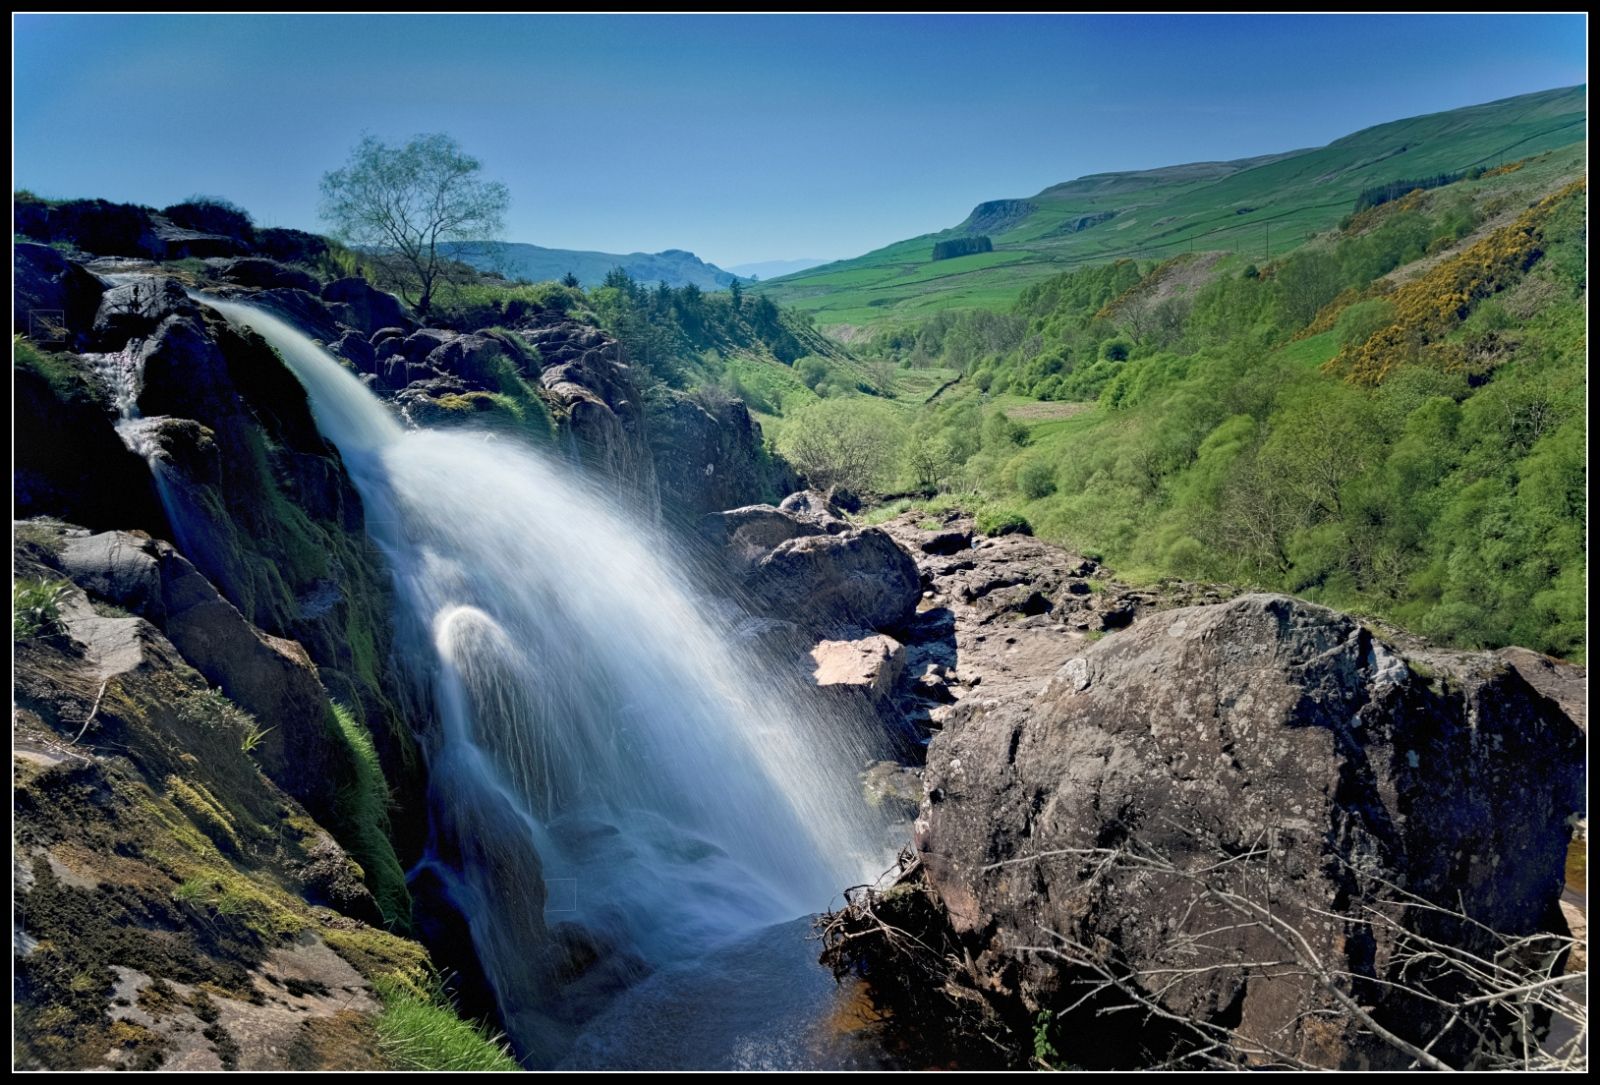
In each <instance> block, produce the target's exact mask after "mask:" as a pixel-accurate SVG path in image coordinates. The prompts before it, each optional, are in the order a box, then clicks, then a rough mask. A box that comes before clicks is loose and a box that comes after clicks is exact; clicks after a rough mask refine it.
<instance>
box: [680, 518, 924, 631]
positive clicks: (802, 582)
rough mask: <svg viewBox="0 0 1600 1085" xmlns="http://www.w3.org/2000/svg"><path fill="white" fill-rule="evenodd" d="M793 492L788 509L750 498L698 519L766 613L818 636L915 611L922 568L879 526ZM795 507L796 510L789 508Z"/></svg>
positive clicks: (900, 619)
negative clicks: (848, 519)
mask: <svg viewBox="0 0 1600 1085" xmlns="http://www.w3.org/2000/svg"><path fill="white" fill-rule="evenodd" d="M813 504H814V501H813V499H812V498H809V497H805V496H803V495H793V496H791V497H790V498H788V499H786V501H785V505H786V506H788V510H786V509H784V508H774V507H773V506H771V505H747V506H745V507H743V508H738V509H730V510H728V511H726V512H719V513H711V514H708V515H706V516H704V517H702V518H701V520H700V534H701V537H702V538H704V539H705V541H706V542H707V543H708V544H710V545H711V547H712V548H713V550H712V553H713V554H715V555H716V556H717V559H718V561H719V564H721V565H723V566H724V567H727V568H731V569H732V570H733V571H734V572H736V573H738V574H740V576H741V577H742V587H743V588H744V589H745V590H746V592H747V593H748V595H749V597H750V598H751V599H752V600H753V601H754V602H755V603H756V604H757V605H758V606H760V607H761V608H762V609H763V610H764V611H765V612H766V613H767V614H768V615H770V616H773V617H779V618H782V619H784V620H785V621H789V622H795V623H797V624H798V625H800V626H801V627H803V628H804V629H806V630H808V631H809V632H811V633H813V634H815V635H843V634H849V635H850V636H852V637H853V636H854V635H856V634H858V633H859V632H860V631H862V630H878V631H883V630H893V629H897V628H899V627H900V626H902V625H904V624H905V623H906V622H907V621H909V620H910V619H911V618H912V616H913V615H914V614H915V613H916V610H917V602H918V600H920V599H921V598H922V579H921V573H920V572H919V571H918V569H917V563H916V562H915V561H914V560H912V558H911V555H910V554H908V553H906V551H905V550H904V549H903V548H902V547H901V546H900V544H899V543H897V542H895V540H894V539H892V538H891V537H890V536H889V535H888V534H887V533H885V532H884V531H882V530H880V529H878V528H866V529H864V530H860V531H858V530H855V529H853V528H851V527H849V525H848V524H847V523H845V522H844V521H841V520H839V519H837V518H836V517H834V516H832V515H831V514H829V513H828V512H827V511H826V509H827V506H826V504H825V503H824V504H822V505H820V506H817V507H816V508H813ZM789 510H793V511H789Z"/></svg>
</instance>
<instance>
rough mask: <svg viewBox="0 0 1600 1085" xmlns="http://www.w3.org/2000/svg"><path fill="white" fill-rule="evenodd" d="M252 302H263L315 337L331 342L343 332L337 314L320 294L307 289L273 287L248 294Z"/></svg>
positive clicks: (265, 305) (258, 303)
mask: <svg viewBox="0 0 1600 1085" xmlns="http://www.w3.org/2000/svg"><path fill="white" fill-rule="evenodd" d="M248 300H249V301H250V303H251V304H252V305H261V306H264V307H266V308H267V309H270V310H272V311H273V312H275V313H277V314H278V315H279V316H280V317H282V318H284V319H285V320H287V321H288V322H289V323H290V324H293V325H294V326H295V327H296V328H299V329H300V330H301V331H303V332H305V333H306V334H307V335H309V336H311V338H313V339H319V340H321V341H322V342H324V343H331V342H333V341H334V340H336V339H338V338H339V337H340V336H341V335H343V334H344V328H343V327H342V326H341V324H340V321H339V320H338V319H337V318H336V315H335V314H334V313H333V312H332V311H331V310H330V309H329V307H328V306H327V305H325V304H323V302H322V299H321V298H319V297H317V295H315V294H312V293H308V292H306V291H304V290H292V289H286V288H283V287H273V288H272V289H269V290H258V291H256V292H255V293H253V294H251V295H249V299H248Z"/></svg>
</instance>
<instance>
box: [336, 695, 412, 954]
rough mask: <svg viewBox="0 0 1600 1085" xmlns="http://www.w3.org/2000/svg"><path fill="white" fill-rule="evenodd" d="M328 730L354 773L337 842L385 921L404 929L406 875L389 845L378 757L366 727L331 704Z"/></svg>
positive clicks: (344, 794) (343, 798)
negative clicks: (357, 865) (350, 857)
mask: <svg viewBox="0 0 1600 1085" xmlns="http://www.w3.org/2000/svg"><path fill="white" fill-rule="evenodd" d="M331 726H332V727H333V729H334V731H335V733H336V734H337V735H338V736H339V737H340V739H341V740H342V741H343V744H344V746H345V748H346V749H347V750H348V752H349V755H350V760H351V763H352V764H353V766H354V770H355V776H354V780H353V782H352V783H350V784H349V785H348V786H346V787H345V788H343V789H341V791H340V793H339V798H338V805H339V820H340V821H341V822H342V823H343V824H342V825H340V827H339V828H340V830H341V831H340V832H339V833H338V836H339V840H340V842H341V843H343V844H344V845H345V847H346V848H347V849H348V850H349V852H350V854H351V855H353V856H354V857H355V859H356V862H358V863H360V864H361V868H362V870H363V872H364V873H365V874H366V876H367V887H368V888H369V889H371V890H372V895H373V897H374V898H375V899H376V900H377V902H378V910H379V911H380V912H382V913H383V918H384V921H385V922H386V923H388V924H389V925H391V926H395V927H400V928H405V927H407V926H408V925H409V924H410V919H411V896H410V894H409V893H408V892H407V891H406V873H405V870H404V869H403V868H402V867H401V866H400V860H399V858H398V857H396V855H395V852H394V845H393V844H391V843H390V842H389V805H390V795H389V784H388V781H387V780H386V779H385V778H384V775H383V766H382V765H381V764H380V763H379V761H378V751H377V749H376V748H375V747H374V746H373V744H372V736H371V735H370V734H368V733H367V729H366V727H364V726H362V724H361V723H360V722H359V721H358V720H357V719H356V718H355V716H354V715H353V714H352V713H351V711H350V710H349V709H348V708H346V707H345V706H344V705H342V704H339V703H338V702H333V720H332V723H331Z"/></svg>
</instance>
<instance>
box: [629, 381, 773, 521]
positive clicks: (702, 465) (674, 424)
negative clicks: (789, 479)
mask: <svg viewBox="0 0 1600 1085" xmlns="http://www.w3.org/2000/svg"><path fill="white" fill-rule="evenodd" d="M663 398H664V400H665V402H664V403H662V404H660V405H658V406H656V407H655V408H654V409H653V410H652V411H651V415H650V425H649V428H648V434H647V436H648V440H649V446H650V451H651V455H652V456H653V457H654V459H655V465H656V476H657V480H658V485H659V487H660V491H661V499H662V503H663V504H665V505H667V506H668V507H669V508H672V509H675V510H678V511H681V512H683V513H688V514H694V513H703V512H707V511H710V510H712V509H723V508H727V507H729V506H731V505H737V504H740V503H742V502H746V501H757V500H760V499H761V498H762V497H763V496H764V495H765V492H766V489H767V485H768V479H767V477H766V461H765V458H764V456H763V454H762V449H761V426H760V425H759V424H758V423H757V422H756V421H755V419H754V418H752V417H750V412H749V410H748V409H746V407H745V405H744V404H743V403H741V402H739V401H738V400H724V399H714V398H706V397H691V396H687V395H684V394H682V393H679V392H671V393H668V394H666V395H665V396H664V397H663Z"/></svg>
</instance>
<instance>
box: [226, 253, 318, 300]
mask: <svg viewBox="0 0 1600 1085" xmlns="http://www.w3.org/2000/svg"><path fill="white" fill-rule="evenodd" d="M217 278H219V279H221V280H222V281H223V282H225V283H234V284H236V285H238V286H253V287H257V288H259V289H263V290H270V289H283V290H304V291H305V292H306V293H308V294H315V293H317V292H318V290H319V289H320V285H319V284H318V282H317V280H316V279H315V278H314V277H312V276H311V275H309V274H307V273H306V272H304V271H301V270H300V269H299V268H292V267H286V266H284V265H283V264H280V263H278V262H277V261H276V260H268V259H265V258H263V257H259V256H245V257H240V258H239V259H237V260H229V261H227V262H226V263H224V264H223V265H222V266H221V267H220V268H218V269H217Z"/></svg>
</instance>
